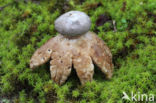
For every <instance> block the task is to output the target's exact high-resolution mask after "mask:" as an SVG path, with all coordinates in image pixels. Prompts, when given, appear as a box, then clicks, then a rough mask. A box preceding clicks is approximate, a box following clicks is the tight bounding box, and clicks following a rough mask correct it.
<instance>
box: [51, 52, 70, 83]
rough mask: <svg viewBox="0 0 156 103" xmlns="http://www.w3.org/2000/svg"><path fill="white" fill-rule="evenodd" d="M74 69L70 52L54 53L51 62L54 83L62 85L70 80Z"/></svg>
mask: <svg viewBox="0 0 156 103" xmlns="http://www.w3.org/2000/svg"><path fill="white" fill-rule="evenodd" d="M71 69H72V55H71V53H69V52H68V51H65V52H64V51H57V52H53V53H52V60H51V61H50V72H51V78H52V80H53V81H54V82H56V83H57V84H59V85H62V84H63V83H64V82H65V81H66V80H67V78H68V76H69V75H70V73H71Z"/></svg>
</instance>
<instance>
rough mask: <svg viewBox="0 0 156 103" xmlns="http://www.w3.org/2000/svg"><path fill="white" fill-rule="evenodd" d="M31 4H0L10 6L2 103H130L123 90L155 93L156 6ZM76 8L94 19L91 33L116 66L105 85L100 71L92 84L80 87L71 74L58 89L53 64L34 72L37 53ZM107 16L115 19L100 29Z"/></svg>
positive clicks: (1, 33)
mask: <svg viewBox="0 0 156 103" xmlns="http://www.w3.org/2000/svg"><path fill="white" fill-rule="evenodd" d="M26 1H27V0H1V1H0V7H3V6H5V5H6V6H5V7H4V8H3V9H2V10H1V11H0V101H1V98H2V101H4V102H7V103H8V102H9V101H10V102H16V103H38V102H40V103H45V102H47V103H51V102H52V101H53V102H58V103H64V102H76V103H88V102H91V103H98V102H107V103H122V102H127V103H128V101H124V100H122V99H121V98H122V96H123V94H122V92H123V91H125V92H126V93H128V94H130V93H131V91H133V92H134V93H137V92H140V93H146V94H150V93H153V94H156V88H155V85H156V76H155V73H156V60H155V58H156V28H155V27H156V23H155V22H156V18H155V17H156V6H155V5H156V2H155V1H153V0H129V1H128V0H120V1H116V0H111V1H108V0H107V1H106V0H103V1H101V0H85V1H84V0H70V1H69V2H68V1H62V0H59V2H57V1H56V0H37V1H36V2H38V3H36V2H35V1H34V0H32V1H30V0H28V2H26ZM7 4H9V5H7ZM73 9H74V10H81V11H84V12H86V13H87V14H88V15H89V16H90V17H91V21H92V26H91V30H92V31H94V32H96V33H97V34H98V36H99V37H100V38H102V39H103V40H104V41H105V42H106V43H107V45H108V46H109V47H110V49H111V51H112V54H113V62H114V64H115V68H114V69H115V70H114V76H113V78H112V79H111V80H106V79H105V78H104V76H103V74H102V73H101V72H100V71H99V69H98V68H97V67H96V68H95V74H94V80H93V82H91V83H87V84H86V85H84V86H81V85H80V83H79V81H78V78H77V76H76V73H75V72H72V75H71V76H70V77H69V79H68V81H67V82H66V83H65V84H64V85H63V86H58V85H56V84H55V83H53V81H51V78H50V72H49V64H48V63H47V64H45V65H43V66H41V67H38V68H37V69H36V70H35V71H32V70H30V68H29V60H30V58H31V56H32V54H33V52H34V51H35V50H36V49H37V48H39V47H40V46H41V45H42V44H44V43H45V42H46V41H47V40H48V39H50V38H51V37H53V36H55V35H56V34H57V32H56V31H55V30H54V20H55V19H56V18H57V17H58V16H59V15H61V14H62V13H64V12H66V11H69V10H73ZM103 14H107V15H108V16H110V19H111V20H108V21H107V20H106V21H105V22H104V23H103V24H102V25H101V26H97V19H99V16H100V15H103ZM113 20H114V21H115V23H116V24H115V27H116V28H117V32H114V26H113V24H112V21H113ZM101 22H102V21H101ZM8 97H9V98H8Z"/></svg>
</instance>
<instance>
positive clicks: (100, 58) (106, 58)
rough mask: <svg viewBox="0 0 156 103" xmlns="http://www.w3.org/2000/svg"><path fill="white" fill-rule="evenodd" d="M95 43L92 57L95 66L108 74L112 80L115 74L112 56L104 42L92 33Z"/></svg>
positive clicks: (92, 48)
mask: <svg viewBox="0 0 156 103" xmlns="http://www.w3.org/2000/svg"><path fill="white" fill-rule="evenodd" d="M91 34H92V36H93V38H92V39H93V42H92V44H91V57H92V59H93V61H94V62H95V64H96V65H97V66H98V67H99V68H100V69H101V71H102V72H103V73H104V74H106V77H107V78H111V77H112V74H113V64H112V54H111V51H110V50H109V48H108V47H107V46H106V44H105V43H104V41H103V40H101V39H100V38H99V37H98V36H97V35H94V33H91Z"/></svg>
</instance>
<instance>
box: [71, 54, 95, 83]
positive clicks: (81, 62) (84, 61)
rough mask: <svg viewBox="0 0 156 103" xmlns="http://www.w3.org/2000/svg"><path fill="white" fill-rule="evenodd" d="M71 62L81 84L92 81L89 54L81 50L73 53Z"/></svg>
mask: <svg viewBox="0 0 156 103" xmlns="http://www.w3.org/2000/svg"><path fill="white" fill-rule="evenodd" d="M73 64H74V68H75V69H76V72H77V75H78V77H79V79H80V81H81V84H82V85H83V84H85V83H86V82H87V81H92V79H93V74H94V65H93V63H92V60H91V58H90V56H89V55H87V54H83V53H82V52H81V53H79V54H77V55H75V56H74V57H73Z"/></svg>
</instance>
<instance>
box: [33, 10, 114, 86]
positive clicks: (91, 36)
mask: <svg viewBox="0 0 156 103" xmlns="http://www.w3.org/2000/svg"><path fill="white" fill-rule="evenodd" d="M90 26H91V21H90V18H89V17H88V16H87V15H86V14H85V13H83V12H80V11H70V12H67V13H65V14H63V15H62V16H60V17H59V18H58V19H56V21H55V29H56V30H57V31H58V32H59V33H60V34H58V35H57V36H56V37H53V38H51V39H50V40H48V41H47V42H46V43H45V44H44V45H43V46H41V47H40V48H39V49H37V50H36V51H35V53H34V54H33V56H32V58H31V60H30V68H32V69H33V68H35V67H37V66H40V65H42V64H44V63H46V62H47V61H48V60H50V59H51V60H50V72H51V78H52V80H53V81H54V82H56V83H57V84H59V85H62V84H63V83H64V82H65V81H66V80H67V78H68V76H69V75H70V73H71V70H72V65H73V66H74V69H75V70H76V72H77V75H78V77H79V79H80V81H81V84H85V83H86V82H87V81H92V79H93V74H94V64H93V62H94V63H95V64H96V65H97V66H98V67H99V68H100V69H101V71H102V72H103V73H104V74H105V75H106V77H107V78H108V79H110V78H111V77H112V74H113V64H112V54H111V52H110V50H109V48H108V47H107V46H106V44H105V43H104V42H103V40H101V39H100V38H99V37H98V36H97V35H96V34H95V33H93V32H90V31H89V29H90Z"/></svg>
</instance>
